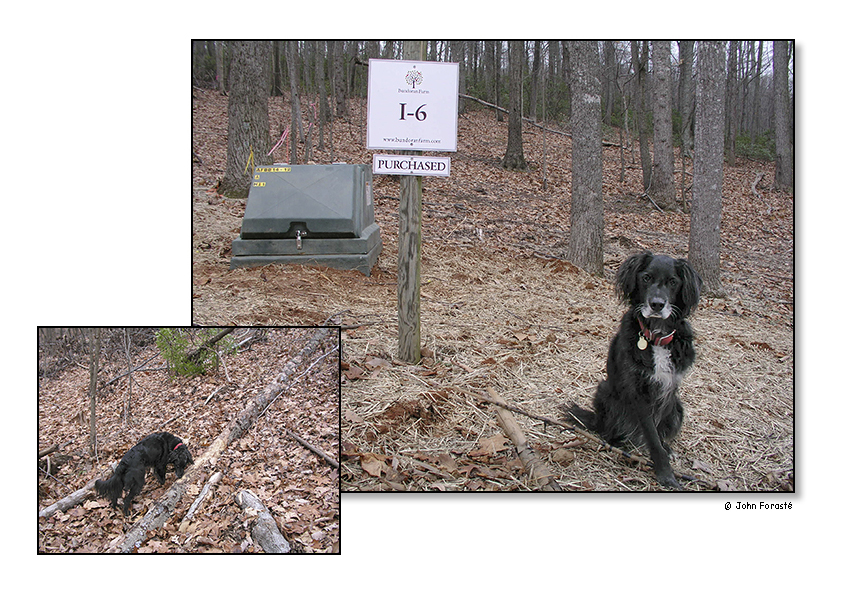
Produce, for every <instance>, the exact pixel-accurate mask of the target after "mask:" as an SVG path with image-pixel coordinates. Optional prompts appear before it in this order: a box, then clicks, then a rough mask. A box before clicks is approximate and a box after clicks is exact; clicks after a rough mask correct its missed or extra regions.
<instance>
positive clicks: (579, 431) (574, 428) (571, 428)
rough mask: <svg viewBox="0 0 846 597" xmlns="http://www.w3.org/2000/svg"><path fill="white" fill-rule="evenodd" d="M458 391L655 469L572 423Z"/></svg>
mask: <svg viewBox="0 0 846 597" xmlns="http://www.w3.org/2000/svg"><path fill="white" fill-rule="evenodd" d="M456 389H459V390H460V391H461V392H464V393H465V394H467V395H468V396H470V397H472V398H475V399H476V400H479V401H481V402H486V403H488V404H493V405H494V406H498V407H500V408H504V409H506V410H510V411H511V412H515V413H518V414H521V415H523V416H526V417H529V418H531V419H536V420H538V421H543V422H544V423H548V424H550V425H555V426H557V427H563V428H564V429H567V430H569V431H572V432H573V433H575V434H577V435H579V436H581V437H583V438H585V439H587V440H590V441H591V442H594V443H596V444H598V445H599V448H600V450H607V451H609V452H613V453H614V454H617V455H618V456H622V457H623V458H628V459H629V460H632V461H634V462H636V463H638V464H640V465H643V466H645V467H648V468H654V465H653V464H652V461H651V460H649V459H647V458H643V457H641V456H637V455H635V454H632V453H631V452H627V451H626V450H623V449H621V448H618V447H616V446H612V445H611V444H609V443H608V442H606V441H605V440H604V439H602V438H601V437H599V436H598V435H594V434H593V433H591V432H590V431H586V430H584V429H582V428H580V427H578V426H576V425H572V424H570V423H565V422H564V421H559V420H557V419H552V418H550V417H545V416H543V415H537V414H534V413H530V412H528V411H526V410H523V409H522V408H518V407H516V406H511V405H510V404H508V403H506V402H505V401H503V400H502V399H501V398H500V401H499V402H497V401H496V400H493V399H491V398H487V397H485V396H483V395H481V394H477V393H475V392H472V391H470V390H466V389H464V388H456ZM488 390H490V388H488ZM676 476H677V477H678V478H679V479H682V480H683V481H690V482H692V483H697V484H699V485H702V486H703V487H706V488H708V489H711V490H716V489H717V485H716V484H715V483H711V482H709V481H704V480H702V479H698V478H697V477H693V476H691V475H683V474H679V473H676Z"/></svg>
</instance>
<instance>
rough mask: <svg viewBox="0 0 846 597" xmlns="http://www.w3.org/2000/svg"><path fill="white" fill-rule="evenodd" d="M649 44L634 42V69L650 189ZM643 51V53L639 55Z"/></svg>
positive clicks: (646, 180) (644, 166) (642, 160)
mask: <svg viewBox="0 0 846 597" xmlns="http://www.w3.org/2000/svg"><path fill="white" fill-rule="evenodd" d="M648 47H649V44H648V43H647V42H645V41H644V42H642V43H641V45H640V46H638V43H637V42H636V41H633V42H632V69H633V70H634V73H635V80H636V84H635V115H636V116H637V130H638V138H639V140H640V143H639V145H640V167H641V170H642V171H643V190H644V191H649V189H650V188H651V186H652V157H651V156H650V155H649V133H648V131H647V126H646V115H647V109H646V64H647V62H648V60H649V51H648V49H647V48H648ZM639 51H642V52H643V55H642V56H638V52H639Z"/></svg>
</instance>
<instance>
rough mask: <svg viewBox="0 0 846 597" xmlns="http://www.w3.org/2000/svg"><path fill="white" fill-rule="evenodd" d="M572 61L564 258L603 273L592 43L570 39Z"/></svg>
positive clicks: (597, 112)
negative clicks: (569, 186) (567, 230)
mask: <svg viewBox="0 0 846 597" xmlns="http://www.w3.org/2000/svg"><path fill="white" fill-rule="evenodd" d="M569 49H570V58H571V60H572V64H573V74H572V83H573V118H572V121H571V122H572V128H573V165H572V172H573V196H572V203H571V207H570V244H569V247H568V258H569V260H570V261H572V262H573V264H575V265H577V266H579V267H581V268H583V269H584V270H586V271H588V272H590V273H592V274H595V275H599V276H601V275H602V274H603V273H604V267H603V251H602V235H603V233H604V229H605V219H604V214H603V204H602V130H601V123H600V118H601V98H600V90H601V86H600V82H599V49H598V47H597V45H596V43H595V42H571V43H570V44H569Z"/></svg>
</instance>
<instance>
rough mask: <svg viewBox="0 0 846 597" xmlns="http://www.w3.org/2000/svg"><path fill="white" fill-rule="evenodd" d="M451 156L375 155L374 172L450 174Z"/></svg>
mask: <svg viewBox="0 0 846 597" xmlns="http://www.w3.org/2000/svg"><path fill="white" fill-rule="evenodd" d="M449 165H450V159H449V158H436V157H432V156H428V155H378V154H377V155H374V156H373V174H404V175H409V176H449Z"/></svg>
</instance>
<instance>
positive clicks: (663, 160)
mask: <svg viewBox="0 0 846 597" xmlns="http://www.w3.org/2000/svg"><path fill="white" fill-rule="evenodd" d="M652 64H653V65H654V66H653V68H654V73H655V76H654V84H653V90H654V92H655V103H654V106H653V119H652V122H653V126H654V128H655V141H654V148H655V150H654V155H655V160H654V161H655V164H654V166H653V169H652V197H653V199H655V203H657V204H658V207H660V208H661V209H663V210H664V211H678V204H677V203H676V186H675V183H674V181H673V163H674V161H675V160H674V159H673V114H672V102H671V101H670V42H668V41H656V42H652Z"/></svg>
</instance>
